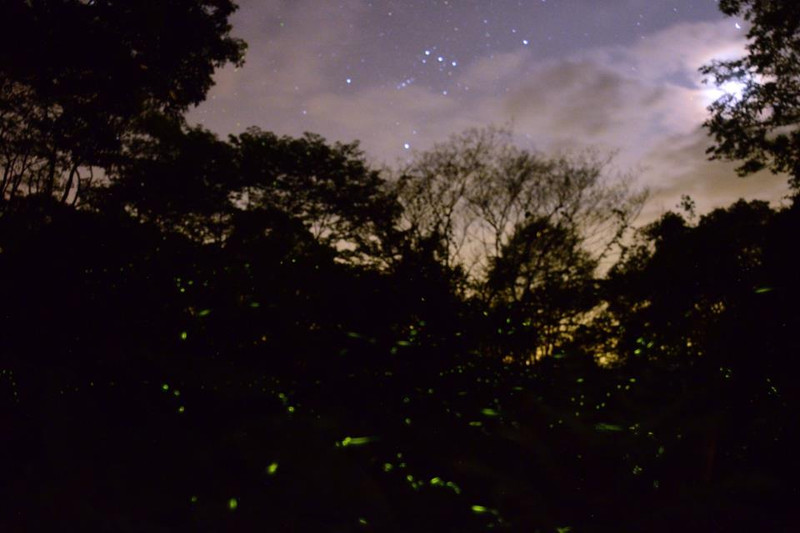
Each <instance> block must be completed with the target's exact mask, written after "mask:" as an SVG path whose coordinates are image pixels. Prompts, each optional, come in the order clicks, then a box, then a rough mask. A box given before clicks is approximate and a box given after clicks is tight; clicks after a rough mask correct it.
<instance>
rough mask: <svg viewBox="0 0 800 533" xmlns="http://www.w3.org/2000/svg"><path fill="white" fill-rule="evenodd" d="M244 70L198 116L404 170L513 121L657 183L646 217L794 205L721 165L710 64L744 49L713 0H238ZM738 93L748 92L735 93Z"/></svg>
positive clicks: (236, 21) (556, 144)
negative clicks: (441, 146)
mask: <svg viewBox="0 0 800 533" xmlns="http://www.w3.org/2000/svg"><path fill="white" fill-rule="evenodd" d="M239 5H240V9H239V11H238V12H237V13H236V15H235V16H234V18H233V33H234V35H235V36H237V37H240V38H243V39H244V40H246V41H247V43H248V44H249V49H248V53H247V57H246V64H245V66H244V67H243V68H240V69H234V68H232V67H231V68H226V69H223V70H220V71H219V72H218V73H217V75H216V81H217V85H216V86H215V87H214V88H213V89H212V91H211V92H210V94H209V97H208V100H207V101H206V102H205V103H203V104H202V105H201V106H200V107H199V108H197V109H195V110H193V111H192V112H191V113H190V115H189V120H190V122H192V123H201V124H203V125H204V126H206V127H208V128H210V129H211V130H213V131H216V132H218V133H220V134H229V133H238V132H241V131H242V130H244V129H245V128H246V127H248V126H253V125H255V126H258V127H260V128H262V129H264V130H268V131H273V132H275V133H278V134H288V135H300V134H302V133H303V132H304V131H310V132H315V133H319V134H321V135H323V136H325V137H326V138H327V139H328V140H330V141H345V142H349V141H352V140H355V139H358V140H360V141H361V145H362V147H363V149H364V150H365V152H366V153H367V156H368V159H369V160H370V162H372V163H373V164H375V165H384V164H386V165H389V166H392V167H396V166H398V165H399V164H401V163H402V162H403V161H406V160H408V159H409V158H410V157H411V155H412V154H413V152H414V151H415V150H425V149H428V148H430V147H431V146H432V145H433V144H434V143H435V142H439V141H443V140H445V139H446V138H447V137H448V135H450V134H452V133H457V132H460V131H463V130H464V129H466V128H469V127H475V126H477V127H480V126H486V125H500V126H503V125H505V126H509V127H511V128H512V129H513V131H514V133H515V134H516V135H517V136H518V139H519V142H520V143H521V144H522V145H523V146H525V147H527V148H532V149H535V150H540V151H543V152H545V153H559V152H561V151H570V150H581V149H584V148H587V147H592V148H597V149H600V150H603V151H607V152H616V153H617V157H616V159H615V165H616V167H617V168H618V170H619V172H620V173H623V174H624V173H628V174H630V175H632V176H634V177H635V179H636V180H637V182H639V183H640V184H642V185H644V186H647V187H649V188H650V190H651V198H650V200H649V203H648V205H647V207H646V209H645V212H644V213H643V216H642V219H641V220H642V221H647V220H649V219H652V217H654V216H656V215H659V214H661V213H663V212H664V211H665V210H667V209H671V208H673V207H675V205H676V204H677V203H678V201H679V200H680V196H681V195H682V194H690V195H691V196H692V197H693V198H694V199H695V200H696V202H697V206H698V210H699V211H701V212H703V211H706V210H708V209H709V208H711V207H718V206H724V205H727V204H729V203H731V202H732V201H734V200H736V199H738V198H739V197H745V198H761V199H767V200H772V201H778V200H780V199H781V198H782V197H783V196H784V195H785V194H786V192H787V190H788V189H787V187H786V185H785V183H786V179H785V178H784V177H781V176H777V177H775V176H771V175H769V174H766V175H759V176H754V177H750V178H747V179H741V178H738V177H736V175H735V174H734V172H733V168H734V166H735V165H734V164H732V163H724V162H709V161H707V160H706V156H705V153H704V152H705V148H706V147H707V146H708V144H709V139H708V137H707V136H706V134H705V132H704V130H703V129H702V128H701V127H700V125H701V124H702V122H703V120H704V119H705V117H706V110H705V108H706V106H707V105H708V104H710V103H711V102H712V101H713V100H714V99H715V98H716V97H718V96H719V95H720V94H722V93H721V90H720V88H717V87H714V86H713V85H703V84H702V83H701V81H702V77H701V75H700V74H699V73H698V72H697V69H698V68H699V67H700V66H701V65H702V64H704V63H707V62H708V61H710V60H711V59H712V58H719V59H730V58H733V57H736V56H739V55H742V53H743V52H744V45H745V34H746V27H745V25H744V22H743V21H741V20H735V19H731V18H727V17H725V16H723V15H722V14H721V13H720V12H719V10H718V9H717V3H716V1H715V0H602V1H598V0H527V1H516V0H515V1H511V0H402V1H391V0H383V1H380V0H378V1H366V0H341V1H332V0H330V1H329V0H325V1H322V0H240V2H239ZM725 89H726V90H733V91H735V87H734V88H730V87H729V88H725Z"/></svg>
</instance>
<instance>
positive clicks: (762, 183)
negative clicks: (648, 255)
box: [641, 128, 790, 223]
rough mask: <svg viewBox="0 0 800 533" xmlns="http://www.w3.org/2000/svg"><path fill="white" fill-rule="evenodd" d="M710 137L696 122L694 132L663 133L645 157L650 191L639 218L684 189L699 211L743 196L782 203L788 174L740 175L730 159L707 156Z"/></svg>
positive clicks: (672, 201) (656, 212) (659, 210)
mask: <svg viewBox="0 0 800 533" xmlns="http://www.w3.org/2000/svg"><path fill="white" fill-rule="evenodd" d="M710 144H711V141H710V139H709V138H708V136H707V134H706V132H705V131H704V130H702V129H700V128H697V129H696V130H695V131H694V132H693V133H692V134H691V135H681V136H675V137H671V138H666V139H664V140H663V141H662V142H661V143H659V144H658V145H656V146H654V147H653V149H652V150H651V152H650V153H649V154H648V155H647V156H646V157H645V158H644V160H643V164H644V165H645V171H644V173H645V175H646V179H647V181H648V182H649V184H650V187H651V197H650V201H649V203H648V205H647V208H646V210H645V212H643V213H642V217H641V222H643V223H646V222H648V221H650V220H653V219H655V218H657V217H658V216H660V215H661V214H663V213H664V212H665V211H668V210H670V209H674V208H675V206H676V205H677V204H678V202H679V201H680V198H681V196H682V195H684V194H688V195H689V196H691V197H692V198H693V199H694V200H695V202H696V204H697V209H698V211H699V212H706V211H709V210H711V209H714V208H717V207H723V206H726V205H729V204H731V203H733V202H735V201H736V200H738V199H740V198H746V199H753V200H756V199H757V200H765V201H767V202H771V203H773V204H780V203H782V201H783V200H784V199H785V197H786V196H787V195H788V194H789V192H790V189H789V185H788V179H787V176H784V175H775V174H772V173H771V172H769V171H762V172H758V173H756V174H753V175H751V176H747V177H744V178H742V177H739V176H737V174H736V172H735V169H736V167H737V166H738V165H737V164H736V163H735V162H731V161H709V159H708V156H707V155H706V149H707V148H708V147H709V146H710Z"/></svg>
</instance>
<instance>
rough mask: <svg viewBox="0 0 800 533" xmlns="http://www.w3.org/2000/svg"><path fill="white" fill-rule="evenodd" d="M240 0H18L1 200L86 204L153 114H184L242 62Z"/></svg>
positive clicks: (0, 86) (6, 6)
mask: <svg viewBox="0 0 800 533" xmlns="http://www.w3.org/2000/svg"><path fill="white" fill-rule="evenodd" d="M235 9H236V6H235V4H233V3H232V2H230V1H228V0H167V1H155V0H153V1H149V0H148V1H144V2H130V1H122V2H112V1H106V0H93V1H80V0H41V1H38V0H37V1H33V2H28V1H25V0H10V1H8V2H3V3H2V5H1V6H0V49H1V50H2V51H1V52H0V139H2V141H3V142H2V150H3V151H2V154H0V157H1V158H2V159H0V168H2V171H3V176H2V182H0V204H2V205H3V206H5V204H7V202H9V201H10V200H12V199H13V198H14V197H16V196H17V195H19V194H43V195H47V196H51V195H52V196H54V197H56V198H57V199H58V200H59V201H61V202H66V201H70V202H72V203H75V202H77V201H78V198H79V196H80V195H81V192H82V191H83V190H85V189H87V188H88V187H89V186H90V184H91V180H92V171H93V170H94V169H96V168H109V167H111V166H113V165H114V164H115V163H116V162H117V161H118V159H119V157H120V155H121V153H122V151H123V147H124V146H126V145H127V144H128V142H129V141H130V140H131V139H132V138H134V137H136V136H138V135H141V134H142V133H143V132H142V130H141V128H140V126H141V124H140V120H141V118H142V117H143V116H146V115H148V114H152V113H164V114H167V115H170V116H172V117H179V116H180V114H181V113H182V112H184V111H185V110H186V109H187V108H188V106H189V105H192V104H197V103H199V102H200V101H202V100H203V98H204V97H205V94H206V92H207V91H208V89H209V88H210V87H211V85H212V83H213V82H212V77H211V76H212V74H213V72H214V70H215V69H216V68H217V67H220V66H222V65H224V64H226V63H228V62H233V63H236V64H241V62H242V60H243V54H244V49H245V47H244V43H242V42H241V41H239V40H237V39H234V38H232V37H230V35H229V32H230V29H231V28H230V25H229V23H228V18H229V17H230V15H231V13H233V11H234V10H235Z"/></svg>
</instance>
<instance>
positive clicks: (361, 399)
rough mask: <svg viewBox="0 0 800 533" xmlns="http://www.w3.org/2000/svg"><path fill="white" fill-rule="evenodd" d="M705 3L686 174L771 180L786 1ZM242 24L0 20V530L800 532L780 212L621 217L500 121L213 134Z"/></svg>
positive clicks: (785, 63)
mask: <svg viewBox="0 0 800 533" xmlns="http://www.w3.org/2000/svg"><path fill="white" fill-rule="evenodd" d="M720 7H721V9H723V11H725V12H726V13H728V14H742V15H745V16H746V17H747V18H748V20H750V21H751V22H752V23H753V29H752V30H751V38H752V39H753V41H752V42H753V43H754V44H753V45H752V46H751V47H750V49H749V55H748V56H747V57H746V58H744V59H741V60H739V61H734V62H729V63H714V64H712V65H709V66H708V67H707V69H706V73H707V74H709V75H714V76H717V77H718V78H719V79H722V80H724V79H732V78H734V77H738V78H742V79H745V77H746V76H747V75H748V73H750V74H752V73H756V74H758V75H757V76H750V77H747V78H746V79H747V80H748V88H747V90H746V92H745V97H744V98H743V99H741V100H733V99H732V98H727V99H726V98H723V99H721V100H720V101H718V102H717V103H716V104H714V106H712V108H711V109H710V113H711V116H710V118H709V120H708V122H707V124H706V126H707V127H708V128H709V132H710V133H711V135H712V137H713V138H714V141H715V143H716V144H715V148H714V149H713V150H712V153H711V155H712V157H720V158H730V159H734V160H738V161H741V162H742V164H743V166H742V168H741V172H742V174H747V173H751V172H753V171H756V170H760V169H762V168H770V169H772V170H774V171H776V172H781V173H786V174H787V176H788V179H789V180H790V183H791V184H792V185H793V188H792V191H793V192H794V193H796V192H797V191H798V187H800V182H798V179H800V170H798V169H800V155H798V154H799V153H800V149H798V146H800V133H799V130H797V129H794V128H793V127H792V126H796V124H797V116H798V114H797V111H798V106H800V104H798V102H797V95H798V94H800V92H798V90H797V84H798V83H800V75H799V74H798V69H800V67H798V65H797V64H796V63H795V62H794V59H792V58H796V57H797V56H796V54H797V53H800V45H798V44H797V43H798V42H800V40H799V39H798V37H797V35H798V31H800V30H798V29H797V28H798V27H800V10H798V8H797V7H796V6H795V4H794V3H791V2H768V3H758V2H753V1H739V2H734V1H727V2H725V1H723V2H721V3H720ZM235 9H236V6H235V5H234V4H232V3H231V2H230V1H229V0H171V1H163V0H159V1H156V0H152V1H150V0H148V1H144V0H142V1H138V2H111V1H107V0H95V1H90V2H88V1H81V0H52V1H33V2H31V1H24V0H10V1H5V2H2V4H0V172H1V173H2V174H1V175H0V180H1V181H0V280H1V282H0V305H2V307H1V308H0V420H2V428H3V431H2V438H1V439H0V442H2V451H3V453H2V455H1V456H0V465H2V470H0V472H1V473H2V481H0V491H2V494H1V496H2V497H1V498H0V501H2V503H1V504H0V529H2V530H3V531H49V530H55V529H56V528H59V529H65V528H66V529H67V530H75V531H130V532H134V531H136V532H145V531H147V532H151V531H255V530H257V528H258V530H266V531H278V532H284V531H286V532H289V531H292V532H293V531H315V532H316V531H336V532H348V531H396V532H406V531H453V532H469V531H485V530H488V529H496V530H507V531H527V532H535V531H539V532H542V533H544V532H552V533H555V532H559V533H566V532H572V533H581V532H595V531H608V532H611V531H614V532H617V531H654V532H656V531H665V532H666V531H670V532H672V531H709V532H717V531H719V532H722V531H770V532H773V531H774V532H778V531H781V532H783V531H786V532H788V531H796V529H795V528H796V527H797V526H798V520H797V518H796V514H795V513H792V507H793V506H794V505H796V503H797V502H798V501H800V491H799V490H798V486H797V479H798V476H800V459H799V458H798V455H797V451H796V448H797V444H798V443H800V435H799V434H798V431H800V425H799V424H798V421H799V420H800V409H799V407H800V398H799V397H798V387H797V384H796V381H797V378H796V374H795V369H796V368H797V366H798V365H796V363H795V361H794V359H795V357H797V355H798V354H800V340H799V339H800V337H798V335H797V333H798V331H800V311H798V307H797V302H798V301H800V276H798V274H797V268H796V266H795V264H794V260H795V257H796V256H795V255H794V254H795V252H796V246H797V240H796V239H797V232H798V229H800V203H798V201H797V196H796V195H795V196H793V197H792V198H790V199H788V200H789V201H788V202H787V203H786V207H782V208H775V207H772V206H770V205H769V204H767V203H765V202H760V201H749V202H748V201H744V200H741V201H738V202H736V203H734V204H732V205H730V206H727V207H725V208H719V209H715V210H713V211H711V212H709V213H706V214H702V215H698V214H697V213H696V212H695V208H694V204H693V202H692V199H691V198H689V197H688V196H687V197H684V200H683V202H682V203H681V205H679V206H676V207H675V209H674V210H673V211H670V212H667V213H666V214H664V215H663V216H661V217H660V218H659V219H658V220H656V221H654V222H652V223H650V224H648V225H645V226H643V227H642V226H636V225H635V224H636V217H637V215H638V214H639V211H640V210H641V207H642V205H643V202H644V201H645V197H646V195H645V193H644V192H643V191H640V190H638V189H636V187H634V186H633V185H632V183H631V181H630V180H626V179H624V178H621V177H620V176H617V175H616V174H615V173H614V172H613V171H612V169H611V167H610V165H609V161H608V160H607V159H606V158H605V157H604V156H602V155H600V154H596V153H576V154H573V155H563V156H558V157H551V156H548V155H545V154H541V153H534V152H531V151H527V150H524V149H522V148H519V147H518V146H517V145H515V144H514V140H513V136H512V135H511V134H510V133H509V132H508V131H506V130H504V129H502V128H492V127H487V128H483V129H473V130H469V131H466V132H463V133H461V134H457V135H454V136H453V137H451V138H449V139H446V140H443V141H442V142H441V143H440V144H437V145H436V146H434V147H433V148H431V149H430V150H428V151H426V152H422V153H419V154H417V155H416V156H415V157H414V158H413V160H412V161H410V162H409V163H408V164H407V165H405V166H403V167H402V168H397V169H394V170H390V171H387V170H383V169H374V168H371V167H370V165H369V164H368V163H367V160H366V157H365V155H364V154H363V153H362V152H361V150H360V149H359V145H358V143H350V144H343V143H330V142H328V141H326V140H325V139H324V138H322V137H320V136H318V135H315V134H306V135H304V136H301V137H297V138H295V137H288V136H280V135H276V134H273V133H270V132H268V131H262V130H260V129H258V128H250V129H248V130H246V131H245V132H244V133H241V134H239V135H233V136H230V137H229V138H227V139H222V138H220V137H219V136H218V135H216V134H214V133H212V132H210V131H208V130H206V129H203V128H202V127H197V126H190V125H188V124H187V121H186V119H185V118H184V114H185V112H186V111H187V109H189V108H190V106H192V105H195V104H197V103H199V102H201V101H202V100H203V98H204V97H205V95H206V93H207V91H208V90H209V88H210V87H211V85H212V75H213V73H214V71H215V69H216V68H218V67H221V66H223V65H225V64H228V63H232V64H241V63H242V61H243V57H244V51H245V43H243V42H241V41H239V40H237V39H235V38H233V37H232V36H231V35H230V32H231V27H230V24H229V17H230V15H231V14H232V13H233V11H234V10H235ZM787 58H788V59H787ZM697 179H698V180H702V179H703V177H702V176H698V177H697ZM731 179H732V180H733V179H739V178H737V177H736V176H732V177H731ZM746 179H757V178H746Z"/></svg>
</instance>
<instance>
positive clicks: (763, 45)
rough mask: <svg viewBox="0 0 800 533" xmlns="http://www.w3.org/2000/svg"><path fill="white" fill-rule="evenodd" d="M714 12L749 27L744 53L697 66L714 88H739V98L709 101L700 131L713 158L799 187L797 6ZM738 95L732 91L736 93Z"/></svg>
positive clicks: (748, 3)
mask: <svg viewBox="0 0 800 533" xmlns="http://www.w3.org/2000/svg"><path fill="white" fill-rule="evenodd" d="M719 8H720V9H721V10H722V12H723V13H725V14H726V15H729V16H734V15H736V16H743V17H744V18H745V20H747V21H748V22H749V23H750V25H751V26H750V29H749V31H748V34H747V37H748V39H749V44H748V46H747V55H746V56H745V57H743V58H740V59H737V60H733V61H714V62H712V63H710V64H709V65H706V66H704V67H703V68H701V72H702V73H703V74H706V75H709V76H711V77H712V79H713V80H714V82H715V83H716V84H717V85H718V86H724V85H725V84H726V83H730V82H735V83H738V84H742V86H743V89H742V90H741V94H740V95H739V94H727V95H724V96H722V97H721V98H720V99H719V100H717V101H716V102H714V103H713V104H712V105H711V106H710V107H709V111H710V113H711V117H710V118H709V119H708V120H707V121H706V122H705V127H706V128H707V129H708V131H709V133H710V134H711V135H712V136H713V137H714V140H715V145H714V146H713V147H712V148H710V149H709V153H710V154H712V157H713V158H715V159H719V158H726V159H732V160H737V161H741V162H742V165H741V166H740V167H739V168H738V172H739V174H740V175H747V174H750V173H753V172H757V171H759V170H761V169H764V168H769V169H770V170H772V171H773V172H775V173H779V172H780V173H784V172H785V173H788V174H789V175H790V176H791V182H790V183H791V185H792V187H793V188H795V189H797V188H798V187H800V182H799V181H798V180H800V129H799V128H798V122H799V120H798V117H800V101H798V98H797V95H798V94H800V63H798V61H797V57H798V54H800V6H798V4H797V2H793V1H792V0H775V1H769V2H762V1H758V0H722V1H721V2H720V3H719ZM738 92H739V91H737V93H738Z"/></svg>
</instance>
